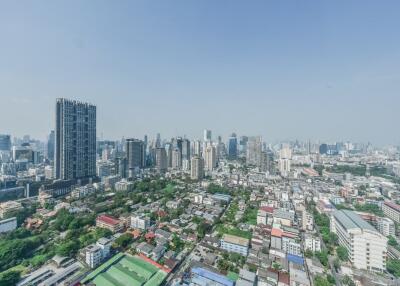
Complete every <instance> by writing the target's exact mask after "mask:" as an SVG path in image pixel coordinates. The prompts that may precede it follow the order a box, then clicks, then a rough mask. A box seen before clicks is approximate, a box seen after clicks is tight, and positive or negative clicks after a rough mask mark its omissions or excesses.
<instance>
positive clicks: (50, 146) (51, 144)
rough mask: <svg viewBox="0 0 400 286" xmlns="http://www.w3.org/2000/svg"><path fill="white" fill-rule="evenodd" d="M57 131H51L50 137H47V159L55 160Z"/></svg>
mask: <svg viewBox="0 0 400 286" xmlns="http://www.w3.org/2000/svg"><path fill="white" fill-rule="evenodd" d="M55 140H56V138H55V132H54V130H51V131H50V134H49V137H48V138H47V146H46V151H47V152H46V153H47V159H49V160H52V161H53V160H54V148H55Z"/></svg>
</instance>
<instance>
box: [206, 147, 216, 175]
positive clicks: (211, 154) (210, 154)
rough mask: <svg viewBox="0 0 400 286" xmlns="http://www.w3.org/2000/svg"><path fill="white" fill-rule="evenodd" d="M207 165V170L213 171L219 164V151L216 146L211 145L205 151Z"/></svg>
mask: <svg viewBox="0 0 400 286" xmlns="http://www.w3.org/2000/svg"><path fill="white" fill-rule="evenodd" d="M204 158H205V167H204V169H205V170H207V171H210V172H211V171H212V170H214V168H215V167H216V166H217V151H216V149H215V147H214V146H212V145H209V146H207V148H206V151H205V156H204Z"/></svg>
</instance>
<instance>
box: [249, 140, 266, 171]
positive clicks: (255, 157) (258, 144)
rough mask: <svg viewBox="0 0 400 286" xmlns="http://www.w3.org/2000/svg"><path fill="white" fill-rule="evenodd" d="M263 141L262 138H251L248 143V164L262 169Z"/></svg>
mask: <svg viewBox="0 0 400 286" xmlns="http://www.w3.org/2000/svg"><path fill="white" fill-rule="evenodd" d="M261 152H262V140H261V137H260V136H253V137H249V139H248V142H247V154H246V162H247V164H249V165H254V166H257V167H261V155H262V154H261Z"/></svg>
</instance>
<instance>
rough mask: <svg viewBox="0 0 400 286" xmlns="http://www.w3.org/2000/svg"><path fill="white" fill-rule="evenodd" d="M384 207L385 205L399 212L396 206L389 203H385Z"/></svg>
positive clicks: (399, 207)
mask: <svg viewBox="0 0 400 286" xmlns="http://www.w3.org/2000/svg"><path fill="white" fill-rule="evenodd" d="M385 205H387V206H388V207H390V208H392V209H395V210H396V211H398V212H400V206H399V205H398V204H395V203H392V202H390V201H386V202H385Z"/></svg>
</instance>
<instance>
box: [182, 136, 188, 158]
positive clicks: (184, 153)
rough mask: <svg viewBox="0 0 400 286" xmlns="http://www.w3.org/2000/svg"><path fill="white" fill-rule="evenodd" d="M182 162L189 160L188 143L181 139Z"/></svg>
mask: <svg viewBox="0 0 400 286" xmlns="http://www.w3.org/2000/svg"><path fill="white" fill-rule="evenodd" d="M182 160H190V141H189V139H183V141H182Z"/></svg>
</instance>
